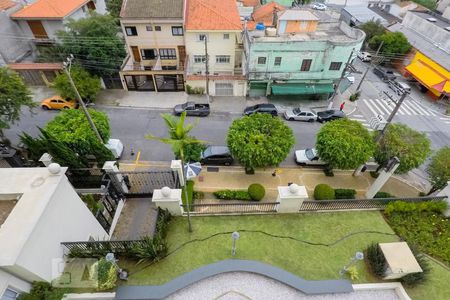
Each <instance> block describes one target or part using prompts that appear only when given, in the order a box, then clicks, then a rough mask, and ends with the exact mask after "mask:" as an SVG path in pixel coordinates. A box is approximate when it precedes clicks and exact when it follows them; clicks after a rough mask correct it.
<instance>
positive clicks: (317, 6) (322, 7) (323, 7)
mask: <svg viewBox="0 0 450 300" xmlns="http://www.w3.org/2000/svg"><path fill="white" fill-rule="evenodd" d="M311 7H312V8H313V9H316V10H326V9H327V6H326V5H325V4H323V3H313V5H312V6H311Z"/></svg>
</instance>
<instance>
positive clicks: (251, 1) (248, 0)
mask: <svg viewBox="0 0 450 300" xmlns="http://www.w3.org/2000/svg"><path fill="white" fill-rule="evenodd" d="M241 2H242V4H244V6H250V7H255V6H260V5H261V2H260V0H241Z"/></svg>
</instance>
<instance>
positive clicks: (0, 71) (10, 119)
mask: <svg viewBox="0 0 450 300" xmlns="http://www.w3.org/2000/svg"><path fill="white" fill-rule="evenodd" d="M23 106H26V107H28V108H29V109H30V110H31V109H32V108H33V107H35V106H36V104H35V103H34V102H33V99H32V97H31V93H30V91H29V90H28V88H27V87H26V86H25V84H24V83H23V81H22V78H20V76H19V74H17V73H15V72H13V71H11V70H9V69H7V68H0V138H2V139H3V130H4V129H7V128H9V126H10V124H14V123H15V122H17V121H19V120H20V113H21V109H22V107H23Z"/></svg>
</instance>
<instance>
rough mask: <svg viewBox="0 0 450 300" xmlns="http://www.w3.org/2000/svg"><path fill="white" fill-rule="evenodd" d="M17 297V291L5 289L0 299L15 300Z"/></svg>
mask: <svg viewBox="0 0 450 300" xmlns="http://www.w3.org/2000/svg"><path fill="white" fill-rule="evenodd" d="M18 297H19V293H18V292H16V291H14V290H12V289H9V288H8V289H6V290H5V292H4V293H3V296H2V297H1V298H0V299H1V300H15V299H17V298H18Z"/></svg>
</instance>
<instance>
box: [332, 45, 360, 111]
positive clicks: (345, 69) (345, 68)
mask: <svg viewBox="0 0 450 300" xmlns="http://www.w3.org/2000/svg"><path fill="white" fill-rule="evenodd" d="M353 52H355V48H353V49H352V52H351V53H350V55H349V57H348V59H347V62H346V63H345V65H344V68H343V69H342V73H341V77H340V78H339V81H338V83H337V84H336V88H335V89H334V92H333V95H332V96H331V98H330V103H329V104H328V109H331V107H332V106H333V100H334V97H335V96H336V94H337V91H338V89H339V86H340V85H341V81H342V79H344V76H345V72H346V71H347V68H348V65H349V64H350V61H351V60H352V57H353Z"/></svg>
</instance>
